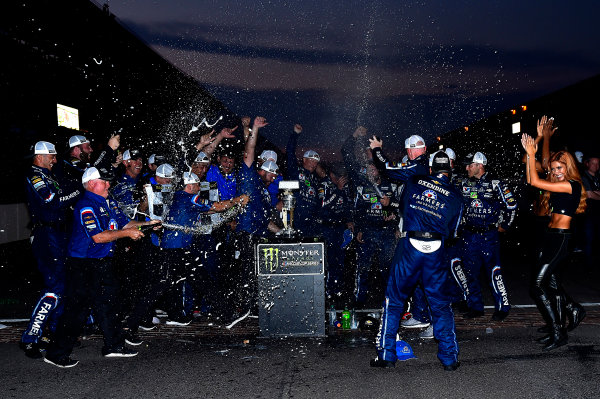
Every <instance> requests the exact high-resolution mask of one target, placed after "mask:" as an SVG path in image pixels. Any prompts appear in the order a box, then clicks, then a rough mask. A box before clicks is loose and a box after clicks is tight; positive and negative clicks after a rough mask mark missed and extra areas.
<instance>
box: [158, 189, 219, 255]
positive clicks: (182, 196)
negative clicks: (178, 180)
mask: <svg viewBox="0 0 600 399" xmlns="http://www.w3.org/2000/svg"><path fill="white" fill-rule="evenodd" d="M211 207H212V202H210V201H207V200H201V199H200V198H199V196H198V194H190V193H186V192H185V191H177V192H175V194H174V195H173V202H172V203H171V206H170V207H169V213H168V215H167V217H166V218H165V223H170V224H174V225H178V226H183V227H193V226H194V225H197V224H198V223H201V216H202V214H203V213H205V212H208V211H209V210H210V208H211ZM193 238H194V236H193V235H192V234H189V233H185V232H183V231H174V230H168V229H165V231H164V233H163V236H162V238H161V241H160V244H161V245H160V246H161V247H162V248H187V247H189V246H190V245H191V244H192V241H193Z"/></svg>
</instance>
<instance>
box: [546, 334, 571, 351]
mask: <svg viewBox="0 0 600 399" xmlns="http://www.w3.org/2000/svg"><path fill="white" fill-rule="evenodd" d="M552 338H553V339H552V342H550V343H548V345H546V346H544V347H543V348H542V350H543V351H544V352H548V351H551V350H554V349H556V348H560V347H561V346H563V345H566V344H567V343H569V337H567V334H565V335H562V336H560V337H552Z"/></svg>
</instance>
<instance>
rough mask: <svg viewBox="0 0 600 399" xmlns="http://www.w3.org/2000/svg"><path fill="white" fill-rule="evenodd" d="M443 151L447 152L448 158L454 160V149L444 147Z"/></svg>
mask: <svg viewBox="0 0 600 399" xmlns="http://www.w3.org/2000/svg"><path fill="white" fill-rule="evenodd" d="M444 152H446V154H448V156H449V157H450V159H452V160H453V161H456V153H455V152H454V150H453V149H452V148H446V149H445V150H444Z"/></svg>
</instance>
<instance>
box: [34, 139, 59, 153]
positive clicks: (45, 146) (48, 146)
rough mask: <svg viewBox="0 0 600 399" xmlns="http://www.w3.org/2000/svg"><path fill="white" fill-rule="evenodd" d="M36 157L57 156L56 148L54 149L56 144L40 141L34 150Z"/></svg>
mask: <svg viewBox="0 0 600 399" xmlns="http://www.w3.org/2000/svg"><path fill="white" fill-rule="evenodd" d="M33 154H34V155H52V154H56V148H54V144H52V143H49V142H47V141H38V142H37V143H35V146H34V148H33Z"/></svg>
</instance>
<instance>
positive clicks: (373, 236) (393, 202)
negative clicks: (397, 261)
mask: <svg viewBox="0 0 600 399" xmlns="http://www.w3.org/2000/svg"><path fill="white" fill-rule="evenodd" d="M397 190H398V186H397V185H396V184H393V183H390V182H389V181H387V180H381V181H380V182H379V183H368V184H364V185H359V186H357V187H356V196H355V198H354V231H355V232H356V233H357V234H358V233H362V241H363V242H362V243H360V247H359V248H358V257H357V258H358V259H357V265H356V278H355V283H354V297H355V298H354V299H355V302H356V303H357V304H363V303H364V302H365V301H366V299H367V291H368V281H369V278H368V277H369V270H370V269H371V265H372V263H373V256H374V255H375V254H378V259H379V265H378V266H379V270H378V271H379V272H380V273H381V276H382V278H383V281H387V278H388V275H389V270H390V265H391V262H392V257H393V256H394V248H396V230H397V226H398V218H397V211H398V207H399V202H398V192H397ZM383 196H386V197H388V198H389V199H390V205H388V206H386V207H384V206H383V205H382V204H381V199H382V197H383ZM379 299H381V297H380V298H379Z"/></svg>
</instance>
